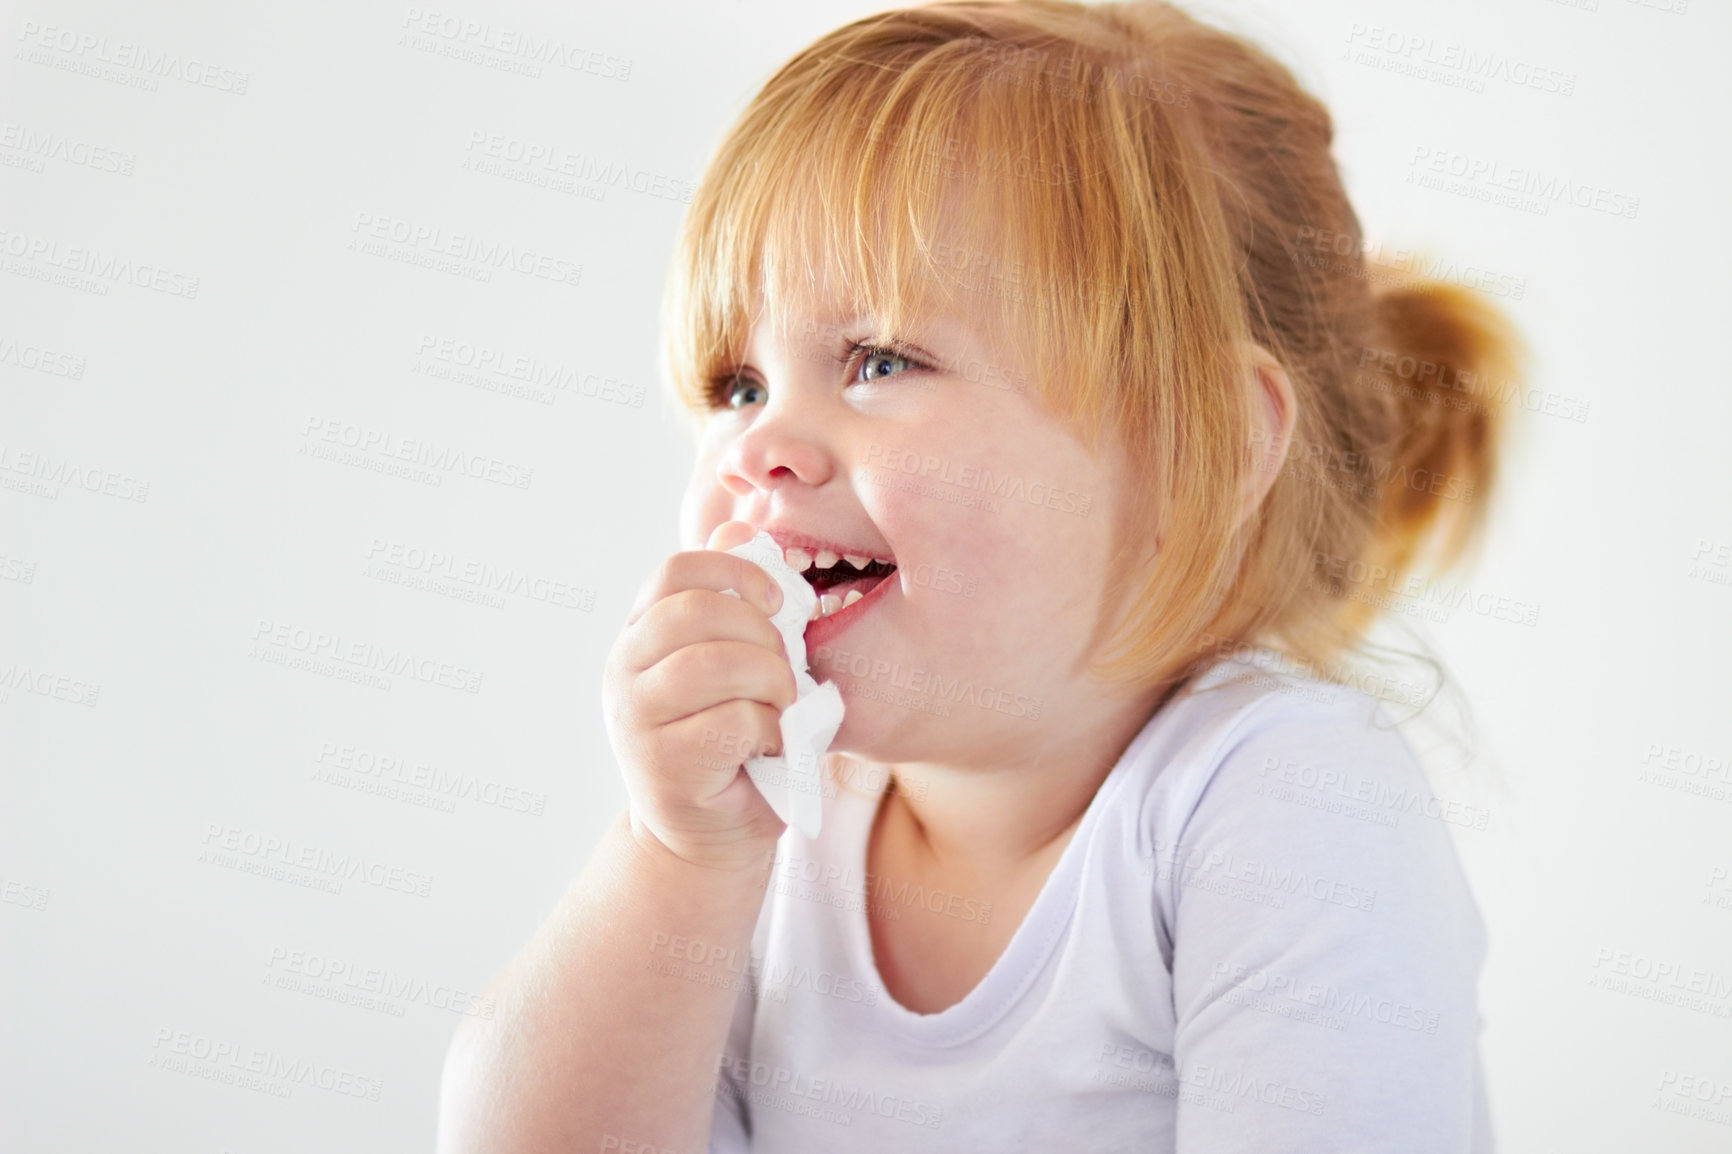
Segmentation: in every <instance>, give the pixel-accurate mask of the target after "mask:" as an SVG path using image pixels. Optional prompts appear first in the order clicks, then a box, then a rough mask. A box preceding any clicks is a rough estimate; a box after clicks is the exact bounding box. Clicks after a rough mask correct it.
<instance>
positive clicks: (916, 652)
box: [860, 472, 1041, 680]
mask: <svg viewBox="0 0 1732 1154" xmlns="http://www.w3.org/2000/svg"><path fill="white" fill-rule="evenodd" d="M875 476H877V478H878V482H879V483H868V484H866V485H863V486H862V498H863V499H864V500H865V501H867V502H868V508H869V510H870V512H871V515H872V518H873V521H874V522H875V523H876V524H877V525H878V526H879V528H880V530H881V531H882V532H883V534H884V536H885V539H886V540H887V541H889V542H890V543H891V545H892V547H893V548H894V550H895V552H896V558H897V571H896V574H895V576H894V577H893V578H892V580H894V581H896V582H897V585H898V589H897V599H898V600H897V602H896V603H895V609H896V611H897V612H896V614H895V616H894V617H892V618H887V619H886V620H885V626H886V628H885V629H883V630H876V631H872V634H873V636H872V641H873V643H874V644H875V645H877V646H880V647H894V649H895V650H896V651H897V652H895V653H894V654H886V656H892V657H894V658H896V659H898V660H903V661H905V662H906V661H908V660H909V659H910V658H912V659H913V660H914V661H915V662H917V663H918V664H919V665H920V666H921V667H922V668H924V669H928V670H930V671H932V672H933V673H934V674H938V675H942V676H944V677H967V678H971V679H974V680H979V679H981V678H983V677H994V676H1002V675H1003V674H1004V673H1005V672H1006V670H1005V665H1006V662H1007V660H1008V659H1009V657H1010V656H1011V655H1013V654H1016V653H1019V652H1022V653H1026V652H1027V649H1026V646H1025V644H1021V643H1019V640H1020V642H1026V638H1027V632H1026V627H1027V626H1028V625H1029V620H1028V614H1029V613H1030V612H1031V611H1033V610H1034V609H1035V607H1036V605H1037V601H1038V597H1037V595H1036V592H1035V590H1033V589H1031V588H1029V587H1028V585H1027V582H1028V580H1029V577H1030V575H1031V573H1033V572H1034V570H1035V568H1036V566H1037V561H1038V549H1039V547H1040V545H1041V542H1040V540H1039V539H1038V538H1032V537H1030V536H1029V535H1028V534H1027V532H1026V529H1025V526H1024V525H1023V524H1022V519H1021V518H1020V517H1019V516H1018V511H1017V510H1014V509H1012V508H1009V507H1007V506H1006V504H1005V503H1004V502H1002V501H1001V502H998V508H997V511H994V510H993V509H992V508H990V507H987V506H986V505H985V504H984V503H981V504H978V505H975V506H970V505H968V504H965V503H959V502H956V501H954V500H945V499H944V498H945V497H955V496H967V495H970V494H971V492H972V493H973V495H975V496H980V494H978V493H977V492H973V491H971V490H969V489H966V488H963V487H961V486H958V485H951V484H946V483H944V482H942V481H939V482H933V481H932V480H930V479H927V480H925V481H921V482H919V483H920V484H923V485H925V486H926V487H927V492H920V491H914V490H911V489H904V488H901V487H898V486H894V485H886V484H883V483H882V480H883V475H882V473H881V472H880V473H878V474H875ZM892 630H893V633H892ZM866 632H867V631H865V630H862V631H861V633H863V634H865V633H866ZM860 640H861V642H862V643H864V642H865V641H866V638H865V637H864V636H863V637H862V638H861V639H860Z"/></svg>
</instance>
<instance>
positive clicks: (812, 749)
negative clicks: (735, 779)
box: [722, 530, 842, 837]
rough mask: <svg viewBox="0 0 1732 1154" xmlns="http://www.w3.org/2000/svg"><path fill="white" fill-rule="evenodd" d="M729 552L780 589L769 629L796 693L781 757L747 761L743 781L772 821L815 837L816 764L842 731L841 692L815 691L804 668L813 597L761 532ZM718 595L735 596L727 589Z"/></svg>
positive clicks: (819, 779) (819, 780)
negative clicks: (780, 647) (778, 820)
mask: <svg viewBox="0 0 1732 1154" xmlns="http://www.w3.org/2000/svg"><path fill="white" fill-rule="evenodd" d="M728 552H729V553H731V554H733V555H734V556H735V557H744V558H745V559H746V560H748V561H750V562H752V563H753V564H755V565H758V566H760V567H762V568H763V570H764V571H765V572H766V573H768V574H769V575H770V577H771V579H772V580H774V581H775V582H776V584H777V585H779V586H781V589H782V607H781V608H780V609H778V610H776V612H775V613H773V614H771V615H770V624H771V625H774V626H775V627H776V631H777V632H778V633H780V634H781V635H782V644H783V646H784V647H786V649H787V650H788V663H789V664H790V665H792V666H793V667H794V685H795V688H796V689H797V690H798V692H799V696H798V698H796V700H795V701H794V704H792V705H790V706H788V708H786V709H784V710H783V711H782V717H781V727H782V752H781V753H780V754H778V755H776V756H775V757H754V758H751V759H749V760H748V761H747V762H746V776H748V777H750V778H751V779H752V784H753V785H756V786H757V787H758V792H759V793H761V794H763V795H764V800H765V801H767V802H769V803H770V808H771V809H773V810H775V811H776V816H777V817H779V818H781V819H782V820H783V821H785V822H787V823H788V824H789V825H791V826H793V827H794V828H795V829H797V830H799V831H800V832H801V833H803V834H805V835H806V836H807V837H817V836H818V828H819V826H820V825H821V823H822V821H823V816H824V811H823V806H822V804H821V803H822V800H823V796H822V793H821V792H820V791H821V790H822V788H823V775H822V774H821V773H820V772H819V769H818V761H819V759H820V758H821V757H823V755H824V752H825V751H826V750H828V749H829V748H830V742H832V741H833V740H835V738H836V730H837V729H839V728H840V727H841V725H842V694H841V692H840V691H838V690H837V688H836V685H835V683H834V682H830V681H826V682H825V683H824V684H822V685H819V684H818V683H817V682H816V681H814V680H813V679H812V674H811V672H810V671H809V668H808V666H807V665H806V623H807V622H808V621H810V620H811V619H812V607H813V606H814V605H816V604H817V603H818V595H817V594H816V593H814V592H812V587H811V586H810V585H808V584H807V583H806V579H805V578H804V577H802V576H800V575H799V574H798V573H796V572H795V571H794V570H793V569H792V568H790V567H789V565H788V563H787V562H786V561H784V560H783V559H782V550H781V547H780V546H778V545H777V544H776V541H775V538H773V537H771V536H770V535H769V534H768V533H765V532H763V531H761V530H760V531H759V533H758V535H757V536H756V537H754V538H752V539H751V540H750V541H747V542H746V543H745V544H744V545H736V546H735V547H734V548H732V549H729V550H728ZM722 592H724V593H726V594H728V595H729V596H731V597H738V596H739V594H738V593H736V592H734V591H733V590H732V589H724V590H722Z"/></svg>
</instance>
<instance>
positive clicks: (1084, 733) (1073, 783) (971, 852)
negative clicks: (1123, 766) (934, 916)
mask: <svg viewBox="0 0 1732 1154" xmlns="http://www.w3.org/2000/svg"><path fill="white" fill-rule="evenodd" d="M1171 693H1172V689H1171V687H1168V688H1165V689H1162V690H1159V691H1153V692H1144V693H1141V694H1138V695H1136V696H1133V697H1129V698H1124V699H1120V700H1117V701H1105V700H1101V699H1097V703H1098V705H1099V706H1100V708H1099V709H1097V710H1094V711H1090V712H1089V713H1088V714H1087V715H1080V714H1073V715H1072V723H1071V724H1068V725H1066V726H1065V728H1064V731H1063V732H1062V733H1054V734H1051V735H1049V736H1047V737H1045V738H1044V740H1043V741H1041V742H1040V743H1039V744H1036V745H1034V746H1033V747H1032V748H1030V747H1026V746H1025V750H1026V754H1025V756H1023V757H1021V758H1019V759H1017V760H1015V761H1014V762H999V763H998V765H997V766H996V767H995V768H993V769H982V768H980V767H978V766H949V765H939V764H935V763H929V762H904V763H899V764H893V765H889V766H886V767H885V768H886V770H887V771H888V773H889V775H890V778H891V782H892V786H891V793H890V796H889V797H888V798H886V799H885V809H884V814H883V820H884V821H885V822H886V823H887V824H891V825H893V826H894V827H895V828H896V829H897V830H898V831H899V832H900V833H901V834H902V835H903V837H904V838H905V840H906V841H907V842H908V843H910V844H912V845H913V846H914V847H915V848H916V849H917V850H918V851H919V853H920V855H921V856H922V857H923V858H925V859H927V860H928V861H930V862H931V863H932V864H933V865H934V866H936V867H940V868H946V869H954V870H959V871H962V872H965V873H971V874H979V875H982V876H988V877H990V876H992V875H993V874H994V873H995V872H997V871H1002V870H1005V869H1009V868H1013V867H1015V866H1017V865H1019V864H1021V863H1023V862H1026V861H1028V860H1029V859H1031V858H1035V857H1038V856H1040V855H1041V854H1042V853H1043V851H1046V850H1048V849H1049V848H1051V847H1052V846H1053V845H1054V844H1055V843H1058V842H1061V841H1063V840H1064V839H1066V838H1067V837H1068V835H1069V834H1070V833H1071V832H1072V831H1073V830H1074V829H1075V828H1076V826H1077V824H1078V823H1079V822H1080V821H1081V820H1082V816H1083V814H1084V813H1085V812H1087V810H1088V807H1089V802H1090V801H1092V800H1093V798H1094V796H1095V794H1096V792H1098V791H1099V789H1100V786H1101V783H1102V782H1103V781H1105V780H1106V777H1107V775H1108V774H1109V773H1111V772H1112V769H1113V766H1114V765H1116V764H1117V763H1118V760H1119V758H1120V757H1121V756H1122V755H1123V754H1124V751H1125V749H1126V748H1127V747H1128V746H1129V745H1130V743H1131V741H1132V740H1133V739H1134V738H1135V737H1136V735H1137V734H1138V733H1139V732H1140V731H1141V730H1142V728H1143V726H1144V725H1145V724H1146V723H1147V722H1148V720H1149V718H1150V717H1151V716H1152V715H1153V713H1154V712H1155V710H1156V709H1158V708H1159V707H1160V706H1161V705H1162V704H1164V703H1165V701H1166V699H1167V698H1168V697H1169V696H1170V695H1171Z"/></svg>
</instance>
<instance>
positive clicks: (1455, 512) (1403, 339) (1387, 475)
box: [1346, 266, 1522, 608]
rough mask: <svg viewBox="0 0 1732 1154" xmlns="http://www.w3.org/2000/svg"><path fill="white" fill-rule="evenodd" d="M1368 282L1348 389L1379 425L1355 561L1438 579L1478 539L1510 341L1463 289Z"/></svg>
mask: <svg viewBox="0 0 1732 1154" xmlns="http://www.w3.org/2000/svg"><path fill="white" fill-rule="evenodd" d="M1368 272H1370V273H1374V274H1375V275H1372V276H1371V278H1370V279H1372V281H1373V283H1375V284H1379V285H1382V286H1383V287H1381V288H1380V289H1379V290H1377V291H1376V292H1375V293H1374V299H1373V305H1372V317H1371V324H1370V325H1369V329H1368V331H1369V334H1370V336H1369V340H1368V341H1367V343H1366V344H1365V346H1364V347H1363V348H1362V349H1360V350H1359V353H1358V356H1357V358H1356V364H1355V366H1354V377H1353V381H1352V384H1353V386H1354V388H1355V389H1356V390H1359V391H1364V392H1368V393H1372V394H1377V395H1380V396H1381V397H1382V398H1384V400H1383V404H1382V406H1381V407H1383V408H1384V409H1385V410H1386V414H1387V417H1388V420H1387V421H1386V422H1379V423H1382V424H1384V425H1385V432H1384V435H1383V437H1382V438H1381V440H1382V442H1383V443H1382V445H1381V446H1378V447H1375V448H1374V449H1373V451H1372V453H1371V456H1372V458H1373V459H1374V461H1375V462H1376V466H1377V467H1376V470H1375V472H1376V473H1377V474H1379V475H1381V481H1380V492H1379V494H1378V496H1377V497H1376V499H1375V501H1374V504H1375V507H1376V517H1375V520H1374V522H1373V524H1372V526H1371V532H1370V535H1369V540H1368V541H1367V542H1366V546H1365V560H1366V562H1367V564H1368V565H1371V566H1377V567H1381V569H1382V571H1384V572H1388V573H1392V574H1394V573H1406V572H1408V571H1409V570H1410V569H1411V568H1412V567H1413V566H1414V565H1415V564H1416V563H1417V562H1423V563H1424V564H1425V566H1426V567H1427V568H1429V569H1433V570H1443V569H1447V568H1449V567H1450V566H1451V565H1453V564H1455V563H1456V562H1457V561H1459V560H1460V559H1461V557H1462V556H1463V555H1464V554H1465V553H1466V552H1467V550H1468V549H1469V547H1470V546H1471V545H1473V544H1474V543H1475V542H1476V541H1477V539H1478V537H1479V536H1480V534H1481V533H1482V532H1483V531H1484V527H1485V523H1486V520H1487V509H1488V506H1489V502H1490V498H1491V497H1492V495H1493V491H1494V489H1495V486H1496V481H1497V477H1498V473H1499V467H1498V466H1499V459H1500V452H1501V449H1502V445H1503V443H1504V441H1505V439H1506V436H1507V431H1508V428H1509V424H1510V419H1511V415H1512V407H1511V406H1509V405H1506V404H1505V403H1504V402H1505V400H1506V399H1507V398H1508V397H1509V395H1510V393H1511V390H1512V389H1513V388H1517V387H1519V361H1520V359H1521V356H1522V346H1521V341H1520V338H1519V336H1518V335H1517V334H1516V332H1515V329H1514V328H1513V326H1512V325H1511V324H1510V322H1509V321H1508V319H1507V318H1505V316H1504V315H1503V314H1502V313H1501V312H1500V311H1499V310H1498V309H1497V308H1496V307H1494V306H1493V305H1492V304H1491V303H1490V302H1489V301H1487V300H1486V299H1485V298H1484V297H1483V296H1481V295H1480V294H1479V293H1477V292H1475V291H1473V290H1472V289H1469V288H1465V287H1463V286H1461V285H1456V284H1450V283H1447V282H1443V281H1434V280H1427V279H1423V278H1398V277H1397V276H1395V275H1394V272H1393V270H1391V269H1387V268H1379V267H1377V266H1373V267H1372V268H1371V269H1368ZM1346 604H1347V605H1348V606H1355V607H1360V608H1363V602H1357V601H1348V602H1346Z"/></svg>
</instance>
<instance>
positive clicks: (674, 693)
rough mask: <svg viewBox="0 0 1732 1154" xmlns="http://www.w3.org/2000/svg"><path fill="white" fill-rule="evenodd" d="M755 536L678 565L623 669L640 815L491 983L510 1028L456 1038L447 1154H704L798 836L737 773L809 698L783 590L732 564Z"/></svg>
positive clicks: (649, 598)
mask: <svg viewBox="0 0 1732 1154" xmlns="http://www.w3.org/2000/svg"><path fill="white" fill-rule="evenodd" d="M752 534H753V529H752V527H751V526H750V525H747V524H744V523H743V522H737V521H726V522H723V523H722V524H721V525H719V526H717V527H716V529H715V531H714V532H713V533H712V534H711V535H710V542H709V546H710V547H709V548H708V549H694V550H688V551H685V552H681V553H676V554H674V556H672V557H671V558H669V559H668V561H667V562H666V563H664V564H663V565H662V567H661V569H660V570H659V571H658V572H657V573H656V574H655V575H654V576H653V577H652V578H651V579H650V580H649V581H648V582H647V583H646V585H645V586H644V589H643V592H642V593H641V594H640V595H639V597H638V600H637V603H636V605H634V606H633V608H632V611H631V614H630V616H629V617H628V619H627V621H626V624H625V628H624V629H623V630H622V631H621V632H620V636H619V639H618V641H616V642H615V643H614V647H613V649H612V651H611V652H610V653H609V654H608V661H607V672H606V676H605V677H604V679H603V688H602V704H603V713H604V715H605V718H606V722H607V731H608V740H609V742H610V743H611V744H612V746H613V750H614V753H615V755H616V756H617V757H618V758H619V764H620V772H621V773H622V775H623V776H624V778H625V785H626V790H627V792H628V793H629V794H630V795H631V806H630V809H629V810H628V811H627V814H626V816H624V817H621V818H620V819H619V820H618V821H616V822H614V824H613V826H612V828H610V829H609V830H608V832H607V834H606V835H605V836H604V837H603V839H602V842H601V845H600V846H599V847H598V848H597V849H596V851H595V854H594V855H593V856H592V857H591V859H590V861H589V864H588V865H587V866H585V867H584V871H583V874H582V875H581V876H580V877H579V878H578V879H577V881H576V882H575V883H573V884H572V886H571V888H570V889H569V890H568V891H567V892H566V895H565V897H564V898H563V899H562V900H561V902H560V904H559V906H558V907H557V908H556V909H555V910H554V913H553V916H552V917H550V918H549V919H548V920H547V922H546V923H545V924H544V925H543V926H542V927H541V929H540V931H539V932H537V934H536V935H535V937H534V938H533V939H532V940H531V941H530V943H529V945H528V946H527V947H525V948H524V950H523V952H522V953H521V954H519V955H518V956H517V958H516V959H515V960H513V961H512V963H511V964H510V965H509V966H508V967H507V968H506V970H505V972H504V973H502V974H501V975H500V976H499V977H498V978H496V979H495V980H494V982H493V984H492V986H491V987H490V988H489V992H490V993H492V994H493V995H494V996H495V999H496V1000H495V1005H496V1006H498V1007H499V1009H500V1011H501V1013H500V1015H499V1017H498V1018H497V1019H495V1020H493V1021H490V1022H481V1021H477V1020H475V1019H469V1020H467V1021H465V1022H464V1023H462V1025H461V1026H460V1027H459V1029H458V1031H457V1034H456V1036H455V1037H454V1038H453V1040H452V1043H451V1047H450V1050H449V1052H448V1053H447V1055H446V1062H445V1071H444V1076H443V1078H442V1082H441V1094H440V1097H441V1102H440V1112H439V1131H440V1132H439V1150H440V1151H441V1152H442V1154H459V1152H463V1154H469V1152H472V1151H474V1152H479V1151H489V1152H492V1151H498V1152H505V1151H510V1152H512V1154H530V1152H540V1151H547V1152H549V1154H551V1152H553V1151H559V1152H560V1154H569V1152H571V1151H609V1150H614V1151H620V1152H621V1154H624V1152H625V1151H645V1152H648V1151H656V1152H657V1154H659V1152H660V1151H663V1150H668V1151H673V1152H675V1154H697V1152H698V1151H702V1150H703V1149H704V1147H705V1146H706V1144H707V1142H708V1138H709V1132H710V1122H711V1117H712V1114H713V1111H714V1108H715V1102H716V1099H715V1093H716V1084H717V1075H718V1067H719V1066H720V1063H721V1055H722V1048H723V1046H724V1045H725V1043H726V1040H727V1033H728V1027H729V1025H730V1023H731V1020H732V1017H733V1010H734V1007H735V1004H736V1003H737V1002H738V1001H739V998H740V990H741V987H742V984H743V983H744V982H745V981H746V980H747V977H748V974H749V970H750V966H749V961H750V950H751V938H752V932H753V930H754V929H755V928H756V923H757V915H758V913H759V910H760V909H761V907H762V905H763V899H764V892H765V890H766V888H767V887H768V884H769V870H770V864H771V862H772V860H773V856H774V852H775V845H776V840H777V838H778V837H779V836H780V835H781V832H782V830H783V829H784V828H785V827H784V826H783V824H782V821H781V819H780V818H778V817H777V816H776V814H775V812H774V811H773V810H771V808H770V806H769V804H768V803H767V802H765V801H764V798H763V795H761V794H760V793H759V792H758V790H757V787H756V786H754V785H753V784H752V782H751V779H750V778H749V777H747V775H746V772H745V769H744V767H743V765H742V763H743V762H744V761H745V760H746V758H747V757H749V756H750V755H751V753H752V752H766V753H777V752H779V751H780V748H781V730H780V718H781V712H782V710H784V709H786V708H787V707H788V706H789V705H792V704H793V703H794V701H795V700H796V698H797V697H798V691H797V687H796V685H795V682H794V671H793V667H792V666H791V665H790V664H789V661H788V653H787V649H786V647H785V646H784V645H783V642H782V635H781V634H780V633H779V632H777V630H776V627H775V626H774V625H772V624H771V623H770V615H771V614H773V613H775V612H776V611H777V609H778V608H780V606H781V602H782V594H781V590H780V588H779V587H778V586H777V585H776V583H775V582H774V581H773V580H771V578H770V575H769V574H768V573H766V572H764V570H763V569H761V568H759V567H758V566H757V565H754V564H752V563H751V562H750V561H747V560H745V559H744V558H741V557H735V556H732V555H730V554H728V553H727V552H726V551H725V550H727V549H729V548H731V547H732V546H733V545H736V544H740V543H742V542H744V541H749V540H751V539H752ZM730 594H731V595H730ZM742 751H746V752H742Z"/></svg>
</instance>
